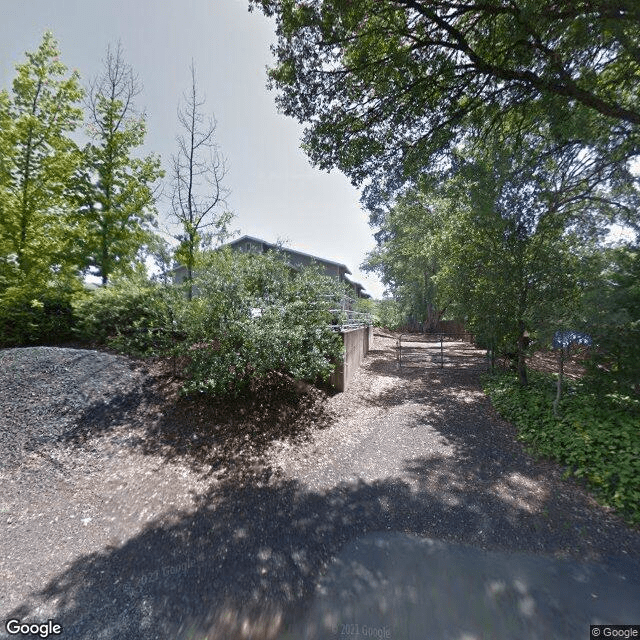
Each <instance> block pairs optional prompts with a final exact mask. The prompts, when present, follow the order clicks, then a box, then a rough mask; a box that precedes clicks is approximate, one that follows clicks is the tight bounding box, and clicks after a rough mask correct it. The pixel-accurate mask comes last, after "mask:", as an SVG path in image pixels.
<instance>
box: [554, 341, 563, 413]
mask: <svg viewBox="0 0 640 640" xmlns="http://www.w3.org/2000/svg"><path fill="white" fill-rule="evenodd" d="M559 358H560V371H559V373H558V383H557V392H556V399H555V400H554V401H553V415H554V416H555V417H556V418H557V417H558V403H559V402H560V400H561V399H562V378H563V376H564V347H560V355H559Z"/></svg>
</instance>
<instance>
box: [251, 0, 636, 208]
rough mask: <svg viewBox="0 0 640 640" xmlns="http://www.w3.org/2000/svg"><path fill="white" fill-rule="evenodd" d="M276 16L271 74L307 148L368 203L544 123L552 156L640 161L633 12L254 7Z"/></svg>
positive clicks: (400, 3) (628, 3)
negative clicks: (585, 152)
mask: <svg viewBox="0 0 640 640" xmlns="http://www.w3.org/2000/svg"><path fill="white" fill-rule="evenodd" d="M256 6H257V7H260V8H261V9H262V10H263V12H264V13H265V14H267V15H269V16H274V17H275V20H276V28H277V35H278V41H277V44H276V45H275V46H274V48H273V51H274V53H275V55H276V64H275V66H274V67H273V68H272V69H271V70H270V74H269V75H270V80H271V84H272V87H275V88H277V89H278V90H279V95H278V105H279V107H280V108H281V109H282V111H283V112H284V113H285V114H287V115H291V116H294V117H296V118H297V119H298V120H299V121H300V122H302V123H306V124H307V125H308V126H307V129H306V131H305V134H304V146H305V149H306V150H307V153H308V154H309V156H310V158H311V160H312V162H313V163H314V164H316V165H318V166H320V167H321V168H325V169H329V168H333V167H336V168H339V169H340V170H342V171H343V172H345V173H346V174H347V175H348V176H349V177H350V178H351V179H352V181H353V182H354V184H356V185H360V184H362V183H363V182H366V183H367V189H366V191H365V196H366V197H367V199H366V202H367V203H368V204H369V205H370V206H373V205H375V203H376V202H377V199H378V198H379V197H380V196H385V195H389V194H390V193H393V192H395V191H396V190H397V189H398V188H399V187H400V186H401V185H402V184H403V183H404V182H405V181H406V180H408V179H412V178H413V177H415V176H416V175H418V174H419V173H420V172H421V171H422V170H424V169H425V167H433V166H435V165H434V163H437V162H438V159H439V158H440V156H441V155H442V153H444V152H447V151H451V150H452V149H455V147H456V145H457V144H459V142H460V140H461V139H463V138H465V137H466V136H467V134H468V131H469V129H470V128H474V127H475V128H480V129H482V130H483V131H487V130H488V129H494V130H495V129H496V128H497V129H500V128H503V129H504V121H505V118H509V119H510V122H511V124H510V125H509V127H510V130H511V134H512V135H513V136H516V135H517V134H520V133H521V132H530V131H532V130H537V129H538V126H539V124H540V123H541V122H544V123H546V126H547V127H548V130H549V132H550V134H551V138H550V144H552V145H553V146H555V147H557V148H562V146H563V145H565V144H570V145H576V144H577V145H579V146H582V147H585V148H589V147H591V148H593V149H595V150H597V153H598V155H599V156H600V157H601V158H606V159H608V160H609V161H610V160H612V159H615V160H617V161H619V162H621V163H624V162H625V161H626V159H628V158H629V157H631V156H634V155H637V154H638V153H639V152H640V99H639V94H638V91H637V86H636V78H637V75H638V73H639V72H640V53H639V50H638V41H639V40H640V5H638V2H637V0H616V1H615V2H611V1H610V0H577V1H575V2H564V3H562V2H561V3H558V2H556V1H555V0H512V1H511V2H505V1H501V0H490V1H488V2H477V1H476V0H358V1H356V2H354V1H353V0H308V1H305V2H298V1H297V0H250V8H253V7H256Z"/></svg>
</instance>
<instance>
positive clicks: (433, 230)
mask: <svg viewBox="0 0 640 640" xmlns="http://www.w3.org/2000/svg"><path fill="white" fill-rule="evenodd" d="M441 222H442V220H441V215H440V208H439V207H438V206H437V204H436V203H435V202H434V200H433V197H432V200H431V201H429V200H428V199H427V196H426V194H425V191H424V190H423V189H416V190H410V191H408V192H406V193H404V194H403V195H402V196H401V197H400V198H398V200H397V201H396V202H395V203H394V205H393V207H391V208H390V209H389V210H388V211H387V212H386V215H385V216H384V217H382V216H380V229H379V231H378V232H377V233H376V234H375V235H376V240H377V242H378V246H377V247H376V248H375V249H374V250H373V251H371V252H370V253H369V254H368V255H367V258H366V260H365V262H364V264H363V265H362V266H363V268H364V269H365V270H366V271H373V272H375V273H377V274H378V275H379V276H380V278H381V280H382V282H383V284H384V285H385V286H386V287H387V291H388V292H389V293H390V294H392V295H393V297H394V299H395V300H396V301H397V302H398V304H399V307H400V308H401V309H402V314H403V315H404V320H403V322H402V323H403V324H404V323H406V322H407V320H410V319H413V320H414V321H415V322H419V323H424V324H425V325H426V326H427V327H428V329H429V330H433V329H434V328H435V326H436V325H437V323H438V322H439V320H440V319H441V318H442V316H443V315H444V313H445V312H446V307H447V304H446V301H442V300H437V298H438V296H437V292H436V287H435V282H434V279H433V278H434V276H435V275H436V273H437V272H438V268H439V263H438V257H437V251H436V250H435V249H436V248H435V247H434V242H438V239H437V238H438V230H439V227H440V224H441ZM438 303H439V304H440V305H442V306H439V305H438Z"/></svg>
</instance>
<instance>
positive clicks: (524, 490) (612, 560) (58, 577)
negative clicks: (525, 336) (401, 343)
mask: <svg viewBox="0 0 640 640" xmlns="http://www.w3.org/2000/svg"><path fill="white" fill-rule="evenodd" d="M392 346H393V340H391V339H387V338H384V337H380V336H378V337H376V340H375V343H374V349H373V351H372V352H371V353H370V356H369V357H368V358H367V360H366V362H365V365H364V366H363V367H362V369H361V370H360V371H359V372H357V373H356V375H355V378H354V381H353V383H352V386H351V387H350V388H349V389H348V390H347V391H346V392H345V393H343V394H335V395H331V394H330V395H326V394H325V393H322V392H319V391H317V390H313V389H308V388H304V387H302V386H300V385H298V386H296V387H292V386H291V385H289V384H288V383H287V381H286V380H277V379H276V380H274V381H272V384H271V386H270V387H269V389H268V390H267V391H264V392H263V391H261V390H257V391H256V393H255V395H254V396H253V397H252V398H251V399H250V400H247V401H244V402H243V403H234V404H224V403H217V404H216V403H207V402H205V401H204V400H203V399H185V398H180V397H179V396H178V394H177V391H178V384H177V383H176V382H174V381H171V380H169V379H168V378H167V377H166V376H165V375H164V374H163V372H162V371H161V370H160V369H158V368H157V367H155V366H154V365H150V364H147V365H145V366H142V365H140V364H136V363H133V362H131V361H129V360H128V359H126V358H123V357H120V356H114V355H111V354H105V353H97V352H90V351H82V350H73V349H53V348H33V349H16V350H5V351H0V448H1V449H0V453H1V454H2V461H3V466H2V467H0V474H1V475H0V482H1V483H2V495H1V497H0V532H1V534H0V563H1V564H0V621H4V620H6V619H8V618H17V619H20V620H22V621H29V622H31V621H36V622H43V621H46V620H47V619H48V618H51V619H53V620H54V621H55V622H56V623H58V624H60V625H61V626H62V628H63V633H62V635H61V636H51V637H62V638H65V639H67V638H74V639H75V638H89V639H93V638H96V639H98V638H104V639H108V640H116V639H118V640H119V639H123V640H128V639H131V640H133V639H134V638H135V639H140V638H142V639H147V638H148V639H154V638H158V639H165V638H167V639H168V638H171V639H174V638H180V639H182V638H184V639H187V638H190V639H193V640H202V639H204V638H208V639H209V640H213V639H214V638H216V639H217V638H256V639H258V638H260V639H262V638H264V639H267V638H274V637H276V636H277V635H278V634H279V633H281V632H282V630H283V629H284V628H286V627H288V626H293V625H294V624H295V622H296V620H299V619H300V617H301V615H302V613H303V612H304V611H305V608H307V607H308V604H309V602H310V598H311V597H312V595H313V593H314V589H315V587H316V584H317V583H318V580H319V578H320V577H321V576H322V575H323V574H324V573H325V571H326V569H327V567H328V566H329V564H330V562H331V560H332V558H334V557H335V556H336V555H337V554H338V553H339V552H340V550H341V549H342V548H343V547H344V545H345V544H347V543H349V542H351V541H353V540H356V539H358V538H359V537H360V536H363V535H365V534H371V533H373V532H404V533H410V534H415V535H418V536H424V537H428V538H432V539H437V540H442V541H446V542H454V543H462V544H465V545H471V546H473V547H475V548H481V549H488V550H492V551H507V552H512V551H517V552H530V553H531V552H532V553H536V554H543V555H545V556H555V557H560V558H569V559H571V558H575V559H581V560H592V561H598V562H601V563H604V564H607V565H608V566H611V567H620V566H627V565H628V566H631V565H633V566H640V565H638V563H640V533H639V532H638V531H637V530H633V529H631V528H629V527H627V526H625V525H624V524H623V523H622V522H621V521H620V519H619V518H617V517H616V516H615V514H613V513H611V512H609V511H608V510H606V509H604V508H602V507H600V506H598V505H597V504H596V503H595V502H594V501H593V499H592V498H591V497H590V496H589V495H588V494H587V493H586V492H585V491H584V490H583V489H582V488H581V487H580V486H579V485H578V484H576V483H575V482H574V481H571V480H563V479H562V470H561V469H560V468H559V467H558V466H556V465H554V464H551V463H547V462H537V461H535V460H533V459H532V458H530V457H529V456H528V455H527V454H525V453H524V451H523V448H522V447H521V445H520V444H519V443H517V442H516V440H515V432H514V430H513V428H512V427H511V426H510V425H508V424H506V423H505V422H503V421H502V420H500V419H498V418H497V417H496V416H495V415H494V414H493V412H492V410H491V408H490V406H489V404H488V403H487V401H486V399H485V398H484V396H483V394H482V393H481V391H480V389H479V386H478V382H477V378H476V377H474V375H473V374H468V373H466V374H465V373H460V372H457V373H456V372H452V371H446V370H443V371H437V370H436V371H432V372H429V373H428V374H425V373H424V372H422V371H418V370H410V371H403V372H398V371H397V370H396V365H395V361H394V356H393V350H392ZM0 629H1V630H0V638H1V637H15V636H8V634H5V635H3V632H4V628H3V627H2V628H0Z"/></svg>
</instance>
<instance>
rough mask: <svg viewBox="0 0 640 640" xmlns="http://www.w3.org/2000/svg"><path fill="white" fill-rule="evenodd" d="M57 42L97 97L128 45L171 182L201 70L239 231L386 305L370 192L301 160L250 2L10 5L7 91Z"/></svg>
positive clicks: (148, 148)
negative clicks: (45, 37)
mask: <svg viewBox="0 0 640 640" xmlns="http://www.w3.org/2000/svg"><path fill="white" fill-rule="evenodd" d="M46 30H51V31H52V32H53V34H54V36H55V37H56V39H57V40H58V43H59V47H60V51H61V56H60V59H61V61H62V62H63V63H65V64H66V65H67V66H68V67H69V69H77V70H78V72H79V73H80V76H81V80H82V82H83V84H84V85H85V86H86V85H87V84H88V82H89V81H90V80H91V79H92V78H93V77H95V76H96V74H98V73H99V72H100V70H101V68H102V64H103V60H104V57H105V53H106V50H107V46H108V45H109V44H111V45H115V44H117V42H118V41H120V42H121V44H122V47H123V50H124V58H125V61H126V62H127V63H129V64H130V65H131V66H132V67H133V69H134V71H135V72H136V73H137V74H138V76H139V78H140V80H141V82H142V84H143V91H142V93H141V94H140V95H139V96H138V98H137V99H136V103H137V107H138V109H139V110H141V111H144V112H146V115H147V131H148V133H147V138H146V142H145V147H144V153H156V154H159V155H160V157H161V159H162V164H163V167H164V168H165V170H167V173H168V169H169V163H170V158H171V155H172V154H174V153H175V152H176V150H177V146H176V136H177V135H178V134H179V133H180V129H179V125H178V120H177V108H178V105H179V103H180V100H181V98H182V94H183V93H184V91H185V90H187V89H188V88H189V85H190V73H189V66H190V64H191V61H192V60H193V63H194V65H195V69H196V79H197V86H198V91H199V93H200V94H202V95H204V97H205V98H206V104H205V106H204V110H205V111H206V112H207V113H208V114H211V115H214V116H215V119H216V121H217V128H216V140H217V142H218V143H219V145H220V150H221V153H222V154H223V155H224V157H225V158H226V159H227V163H228V174H227V176H226V178H225V185H226V186H227V187H228V188H229V189H230V190H231V194H230V196H229V198H228V206H229V209H230V210H232V211H233V212H234V213H235V215H236V217H235V219H234V221H233V223H232V228H234V229H239V230H240V232H241V233H242V234H243V235H244V234H247V235H251V236H255V237H258V238H262V239H264V240H266V241H268V242H277V241H284V242H285V244H286V246H289V247H291V248H293V249H298V250H300V251H304V252H306V253H311V254H313V255H317V256H320V257H323V258H327V259H330V260H334V261H336V262H340V263H343V264H346V265H347V267H349V269H350V270H351V271H352V273H353V278H354V279H355V280H356V281H358V282H361V283H362V284H363V285H364V286H365V288H366V290H367V291H368V292H369V293H370V294H372V295H373V296H374V297H376V298H379V297H381V296H382V293H383V286H382V284H381V283H380V281H379V280H377V279H376V278H375V277H372V276H371V275H370V274H364V273H363V272H362V271H361V270H360V269H359V266H360V264H361V263H362V261H363V260H364V258H365V256H366V253H367V252H368V251H370V250H371V249H373V248H374V246H375V242H374V239H373V230H372V229H371V228H370V227H369V225H368V223H367V220H368V215H367V213H366V212H365V211H364V210H363V209H362V207H361V206H360V203H359V198H360V192H359V190H358V189H356V188H354V187H353V186H352V185H351V184H350V182H349V180H348V179H347V178H346V177H345V176H344V175H343V174H341V173H339V172H337V171H333V172H331V173H327V172H324V171H320V170H319V169H316V168H313V167H312V166H311V165H310V164H309V161H308V159H307V157H306V156H305V154H304V153H303V152H302V150H301V149H300V139H301V135H302V126H301V125H299V124H298V123H297V122H296V121H295V120H293V119H291V118H288V117H285V116H284V115H282V114H280V113H278V111H277V108H276V105H275V96H276V94H275V92H273V91H269V90H268V89H267V87H266V83H267V76H266V68H267V66H270V65H271V64H272V63H273V56H272V55H271V52H270V49H269V46H270V44H271V43H273V42H274V40H275V29H274V24H273V22H272V21H270V20H268V19H267V18H265V16H263V15H262V14H261V13H260V12H258V11H254V12H252V13H249V12H248V2H247V0H180V1H176V0H161V1H158V0H99V1H98V0H27V1H25V0H0V87H2V88H6V89H10V87H11V83H12V81H13V79H14V77H15V65H16V64H17V63H19V62H23V61H24V60H25V55H24V54H25V52H26V51H35V50H36V49H37V47H38V45H39V44H40V41H41V39H42V34H43V33H44V31H46ZM168 209H169V204H168V201H161V202H160V203H159V206H158V211H159V214H160V218H161V220H162V219H163V217H164V216H165V215H166V213H167V212H168Z"/></svg>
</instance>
